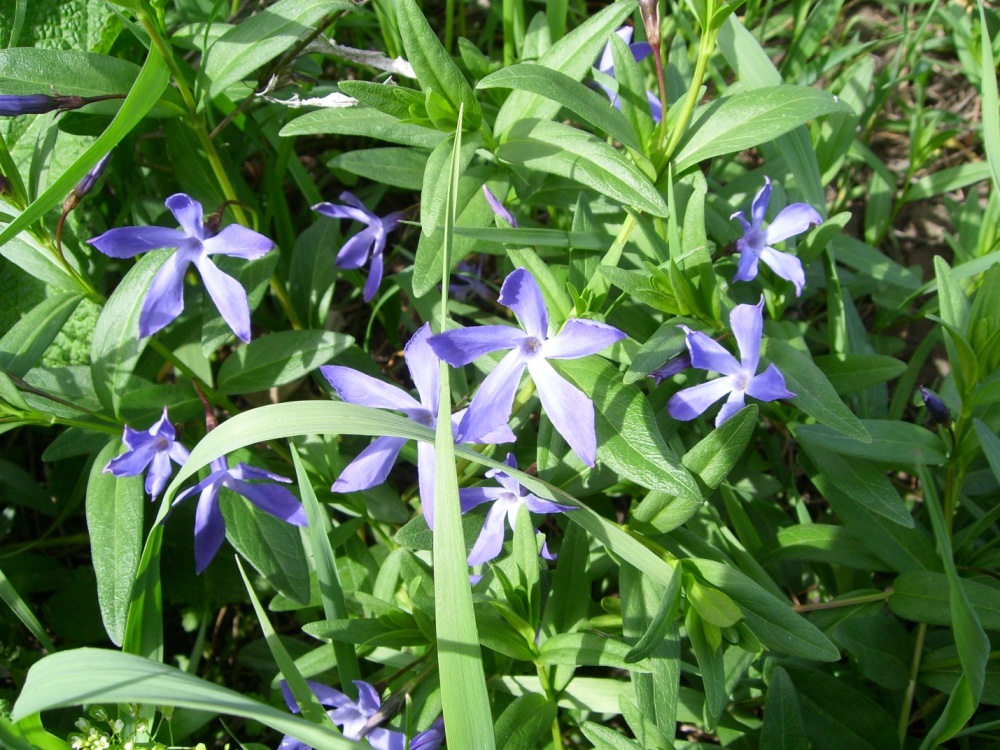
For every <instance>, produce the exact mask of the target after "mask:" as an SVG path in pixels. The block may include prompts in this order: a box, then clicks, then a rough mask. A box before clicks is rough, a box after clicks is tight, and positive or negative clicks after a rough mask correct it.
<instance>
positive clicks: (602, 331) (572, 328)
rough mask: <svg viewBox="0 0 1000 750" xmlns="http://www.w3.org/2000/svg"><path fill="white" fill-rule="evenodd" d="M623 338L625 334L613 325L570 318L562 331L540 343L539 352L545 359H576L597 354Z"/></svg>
mask: <svg viewBox="0 0 1000 750" xmlns="http://www.w3.org/2000/svg"><path fill="white" fill-rule="evenodd" d="M623 338H625V334H624V333H622V332H621V331H619V330H618V329H617V328H615V327H614V326H609V325H607V324H606V323H598V322H597V321H596V320H583V319H582V318H571V319H569V320H567V321H566V325H565V326H563V329H562V331H560V332H559V333H558V334H557V335H555V336H553V337H552V338H550V339H548V340H547V341H545V342H544V343H543V344H542V349H541V354H542V356H543V357H545V358H546V359H577V358H578V357H586V356H587V355H588V354H597V352H599V351H602V350H604V349H607V348H608V347H609V346H611V345H612V344H613V343H615V342H616V341H621V340H622V339H623Z"/></svg>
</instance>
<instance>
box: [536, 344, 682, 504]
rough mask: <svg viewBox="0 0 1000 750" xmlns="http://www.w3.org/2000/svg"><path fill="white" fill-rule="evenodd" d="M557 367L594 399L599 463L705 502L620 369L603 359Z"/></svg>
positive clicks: (645, 484)
mask: <svg viewBox="0 0 1000 750" xmlns="http://www.w3.org/2000/svg"><path fill="white" fill-rule="evenodd" d="M555 365H556V367H557V369H558V370H559V371H561V372H563V373H565V374H566V375H568V376H569V377H570V379H572V380H573V382H575V383H576V384H577V385H578V386H579V387H580V388H581V389H582V390H583V392H584V393H586V394H588V395H589V396H590V397H591V398H592V399H593V401H594V411H595V415H594V416H595V420H594V421H595V425H596V429H597V459H598V460H599V461H601V462H602V463H605V464H607V465H608V466H609V467H610V468H611V469H613V470H614V471H616V472H617V473H618V474H619V475H621V476H622V477H624V478H627V479H629V480H631V481H633V482H636V483H637V484H640V485H642V486H643V487H647V488H649V489H659V490H663V491H665V492H671V493H673V494H674V495H676V496H678V497H684V498H689V499H691V500H692V501H694V500H697V501H698V502H701V491H700V490H699V489H698V485H697V484H696V483H695V481H694V479H692V477H691V475H690V474H689V473H688V472H687V470H686V469H685V468H684V467H683V466H682V465H681V463H680V461H678V460H677V458H676V457H675V456H674V454H673V451H671V450H670V448H669V447H668V446H667V444H666V442H665V441H664V440H663V437H662V436H661V435H660V432H659V430H658V429H657V427H656V418H655V417H654V416H653V409H652V407H651V406H650V405H649V401H648V400H647V399H646V397H645V396H644V395H643V393H642V391H640V390H639V389H638V387H636V386H634V385H624V384H623V383H622V382H621V375H620V374H619V373H618V371H617V370H615V369H614V367H612V366H611V364H609V363H608V362H607V361H606V360H603V359H601V358H600V357H586V358H584V359H573V360H561V361H558V362H556V363H555Z"/></svg>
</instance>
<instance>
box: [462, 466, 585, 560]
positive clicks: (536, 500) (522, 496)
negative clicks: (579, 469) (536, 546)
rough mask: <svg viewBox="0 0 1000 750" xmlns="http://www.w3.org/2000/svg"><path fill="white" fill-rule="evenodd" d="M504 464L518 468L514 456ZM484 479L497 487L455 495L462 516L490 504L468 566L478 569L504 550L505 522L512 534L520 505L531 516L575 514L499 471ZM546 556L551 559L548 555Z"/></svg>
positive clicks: (473, 489) (487, 474)
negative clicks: (495, 482) (525, 508)
mask: <svg viewBox="0 0 1000 750" xmlns="http://www.w3.org/2000/svg"><path fill="white" fill-rule="evenodd" d="M504 463H505V464H507V466H509V467H510V468H512V469H516V468H517V460H516V459H515V458H514V454H513V453H508V454H507V460H506V461H504ZM486 476H487V477H490V478H492V479H496V480H497V482H498V483H499V485H500V486H499V487H465V488H462V489H460V490H459V491H458V498H459V503H460V504H461V506H462V512H463V513H466V512H468V511H470V510H472V509H473V508H475V507H476V506H477V505H482V504H483V503H489V502H492V503H493V507H492V508H490V510H489V512H488V513H487V514H486V520H485V521H484V522H483V530H482V531H481V532H480V533H479V538H478V539H476V543H475V545H473V547H472V551H471V552H469V557H468V563H469V565H481V564H483V563H484V562H487V561H489V560H492V559H493V558H495V557H496V556H497V555H499V554H500V550H501V549H503V537H504V519H505V518H506V519H507V523H508V525H509V526H510V528H511V530H513V529H514V522H515V521H516V520H517V511H518V509H519V508H520V507H521V506H522V505H525V506H527V508H528V510H530V511H531V512H532V513H564V512H566V511H570V510H576V507H575V506H573V505H560V504H559V503H553V502H551V501H550V500H543V499H542V498H540V497H537V496H535V495H532V494H531V493H530V492H528V490H527V489H526V488H524V487H523V486H522V485H521V484H520V482H518V481H517V480H516V479H514V478H513V477H511V476H510V475H509V474H507V473H506V472H504V471H500V470H499V469H490V470H489V471H487V472H486ZM546 552H547V550H543V553H546ZM546 556H547V557H549V559H552V558H551V556H550V555H546Z"/></svg>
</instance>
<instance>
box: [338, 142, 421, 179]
mask: <svg viewBox="0 0 1000 750" xmlns="http://www.w3.org/2000/svg"><path fill="white" fill-rule="evenodd" d="M329 165H330V166H331V167H333V168H335V169H343V170H344V171H345V172H350V173H351V174H356V175H358V176H359V177H364V178H366V179H369V180H374V181H377V182H381V183H382V184H384V185H392V186H393V187H398V188H403V189H404V190H420V188H421V187H422V186H423V184H424V171H425V168H426V166H427V152H426V151H420V150H418V149H414V148H400V147H398V146H389V147H387V148H366V149H361V150H359V151H348V152H347V153H344V154H339V155H337V156H335V157H333V158H332V159H331V160H330V162H329Z"/></svg>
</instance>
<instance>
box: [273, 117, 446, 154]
mask: <svg viewBox="0 0 1000 750" xmlns="http://www.w3.org/2000/svg"><path fill="white" fill-rule="evenodd" d="M323 134H330V135H359V136H363V137H365V138H376V139H378V140H381V141H389V142H390V143H399V144H401V145H403V146H419V147H421V148H434V147H435V146H436V145H437V144H438V143H440V142H441V141H442V140H443V139H444V138H446V137H447V136H446V134H445V133H442V132H441V131H440V130H432V129H431V128H423V127H420V126H419V125H413V124H410V123H407V122H401V121H400V120H397V119H396V118H395V117H391V116H390V115H387V114H385V113H384V112H379V111H378V110H377V109H373V108H371V107H332V108H327V109H318V110H316V111H315V112H308V113H306V114H304V115H302V116H301V117H296V118H295V119H294V120H292V121H291V122H290V123H288V124H287V125H285V127H283V128H282V129H281V131H280V132H279V133H278V135H280V136H283V137H285V138H288V137H290V136H293V135H323Z"/></svg>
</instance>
